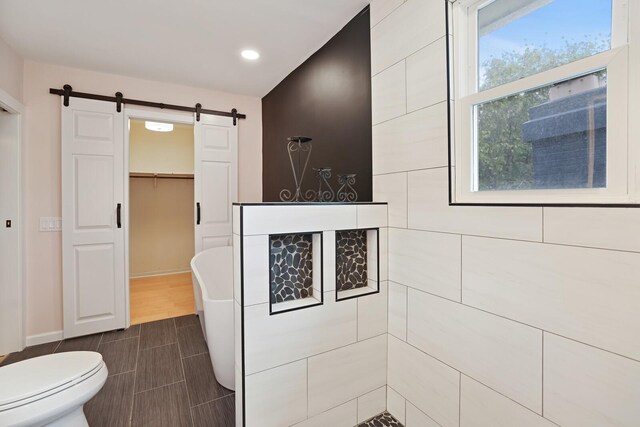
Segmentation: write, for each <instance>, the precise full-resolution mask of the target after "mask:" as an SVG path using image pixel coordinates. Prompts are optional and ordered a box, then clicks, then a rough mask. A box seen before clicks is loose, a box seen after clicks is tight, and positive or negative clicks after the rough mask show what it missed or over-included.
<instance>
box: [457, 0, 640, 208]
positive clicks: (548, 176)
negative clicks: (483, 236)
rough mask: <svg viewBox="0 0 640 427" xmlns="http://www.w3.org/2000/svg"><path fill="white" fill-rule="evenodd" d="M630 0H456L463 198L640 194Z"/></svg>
mask: <svg viewBox="0 0 640 427" xmlns="http://www.w3.org/2000/svg"><path fill="white" fill-rule="evenodd" d="M628 7H629V5H628V0H580V1H578V0H492V1H487V0H481V1H478V0H476V1H473V0H457V1H454V2H453V4H452V6H451V8H450V10H449V13H452V17H453V20H452V21H450V22H451V23H452V25H451V23H450V34H451V35H452V36H453V37H452V38H451V39H450V40H451V42H450V51H449V54H450V60H451V67H450V72H451V73H452V74H451V75H450V79H452V83H453V84H452V85H451V87H452V88H453V89H454V91H453V96H452V99H453V102H452V103H451V108H450V112H451V117H450V120H451V124H452V132H451V147H452V151H453V153H452V159H453V160H454V161H455V163H454V164H452V165H450V167H451V175H452V176H451V179H452V180H453V182H454V183H455V185H453V186H452V188H453V189H454V192H453V194H452V201H454V202H456V203H478V204H482V203H498V204H503V203H504V204H511V203H518V204H521V203H525V204H527V203H531V204H555V203H559V204H619V203H630V202H634V201H636V198H635V196H634V194H635V189H634V187H633V182H634V177H633V176H632V169H633V168H632V167H630V164H629V161H628V160H629V158H630V157H629V155H628V152H629V151H628V150H630V145H629V144H628V140H629V141H630V139H628V130H629V127H628V116H629V102H630V95H629V91H630V86H629V85H630V83H629V75H634V74H633V71H634V70H633V68H632V69H630V68H629V67H630V65H633V63H634V61H630V59H629V57H630V43H629V34H628V33H629V28H630V23H629V19H632V20H639V21H640V18H638V17H634V18H630V16H631V15H632V14H630V13H628V12H627V9H628ZM633 24H635V23H632V24H631V25H633ZM636 25H637V24H636ZM635 62H637V61H635ZM637 71H639V72H640V70H637ZM631 166H632V165H631Z"/></svg>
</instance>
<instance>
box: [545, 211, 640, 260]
mask: <svg viewBox="0 0 640 427" xmlns="http://www.w3.org/2000/svg"><path fill="white" fill-rule="evenodd" d="M638 236H640V209H633V208H629V209H602V208H584V209H582V208H580V209H578V208H545V209H544V241H545V242H551V243H563V244H567V245H577V246H590V247H594V248H604V249H619V250H624V251H635V252H640V238H639V237H638Z"/></svg>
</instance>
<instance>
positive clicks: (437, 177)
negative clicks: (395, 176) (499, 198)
mask: <svg viewBox="0 0 640 427" xmlns="http://www.w3.org/2000/svg"><path fill="white" fill-rule="evenodd" d="M447 188H448V181H447V169H446V168H439V169H433V170H423V171H417V172H410V173H409V202H408V204H409V228H416V229H421V230H430V231H441V232H448V233H460V234H471V235H478V236H492V237H504V238H508V239H519V240H535V241H541V240H542V208H515V207H509V208H501V207H498V208H492V207H484V206H483V207H475V206H449V205H448V203H449V201H448V196H447Z"/></svg>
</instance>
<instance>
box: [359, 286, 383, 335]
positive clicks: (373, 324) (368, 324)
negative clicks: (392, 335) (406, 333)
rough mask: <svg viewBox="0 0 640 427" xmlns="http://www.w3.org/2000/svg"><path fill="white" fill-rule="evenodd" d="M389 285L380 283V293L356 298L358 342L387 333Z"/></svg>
mask: <svg viewBox="0 0 640 427" xmlns="http://www.w3.org/2000/svg"><path fill="white" fill-rule="evenodd" d="M387 290H388V283H387V282H386V281H383V282H380V292H379V293H377V294H372V295H366V296H363V297H360V298H356V301H357V304H358V341H363V340H366V339H369V338H372V337H375V336H378V335H381V334H385V333H386V332H387V295H388V291H387Z"/></svg>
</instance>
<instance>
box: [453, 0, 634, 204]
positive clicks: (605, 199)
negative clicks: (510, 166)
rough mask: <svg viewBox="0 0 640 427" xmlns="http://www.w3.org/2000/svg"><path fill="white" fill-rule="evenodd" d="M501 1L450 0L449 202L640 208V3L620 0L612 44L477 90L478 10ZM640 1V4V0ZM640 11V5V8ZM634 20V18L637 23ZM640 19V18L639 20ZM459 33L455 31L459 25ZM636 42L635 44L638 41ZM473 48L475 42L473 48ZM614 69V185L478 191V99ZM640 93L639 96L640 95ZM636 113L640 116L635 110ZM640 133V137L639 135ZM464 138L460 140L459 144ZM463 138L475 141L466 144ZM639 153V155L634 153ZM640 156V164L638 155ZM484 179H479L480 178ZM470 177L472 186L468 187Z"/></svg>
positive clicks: (610, 99) (610, 104) (610, 111)
mask: <svg viewBox="0 0 640 427" xmlns="http://www.w3.org/2000/svg"><path fill="white" fill-rule="evenodd" d="M493 1H496V0H445V2H446V6H447V7H446V13H447V17H446V20H447V41H448V48H447V62H448V76H447V77H448V84H449V204H450V205H490V206H493V205H500V206H502V205H512V206H626V207H630V206H632V207H640V204H638V202H640V194H639V192H638V189H639V188H640V172H638V169H640V158H638V157H637V154H640V147H638V145H639V144H638V142H640V141H638V137H636V138H634V137H633V135H632V134H633V133H636V135H638V134H640V132H634V130H633V129H632V126H631V124H632V123H631V121H629V117H631V113H632V112H634V111H635V112H638V111H640V109H639V108H638V104H640V103H639V102H638V101H637V98H638V96H637V94H638V93H640V90H639V88H640V85H638V84H633V80H632V79H630V76H632V75H634V74H633V72H632V70H637V71H638V72H640V66H638V63H639V62H640V60H639V58H638V46H637V44H638V42H639V41H640V34H638V33H640V31H639V30H638V29H637V28H634V25H636V27H637V26H638V25H639V24H640V17H635V18H632V16H633V10H632V11H631V12H630V11H629V8H630V7H631V8H632V9H633V8H634V7H638V6H637V5H633V4H632V5H629V1H628V0H612V34H611V48H610V49H609V50H607V51H604V52H601V53H598V54H596V55H592V56H590V57H587V58H583V59H580V60H577V61H574V62H571V63H569V64H565V65H561V66H559V67H556V68H553V69H551V70H547V71H543V72H541V73H537V74H533V75H530V76H527V77H524V78H522V79H519V80H516V81H513V82H509V83H506V84H503V85H499V86H496V87H492V88H489V89H485V90H483V91H479V90H477V81H476V80H477V69H476V67H477V55H478V38H477V31H476V30H477V29H476V24H477V13H478V10H479V9H480V8H482V7H484V6H486V5H488V4H489V3H492V2H493ZM632 3H633V2H632ZM636 11H637V10H636ZM632 21H634V22H632ZM636 21H637V22H636ZM452 29H453V30H454V31H451V30H452ZM633 42H635V43H633ZM469 46H473V48H471V49H469V48H468V47H469ZM603 68H606V69H607V75H608V77H607V148H606V150H607V186H606V187H604V188H568V189H531V190H495V191H474V178H476V177H474V176H473V175H474V174H475V173H477V167H475V165H477V159H476V158H475V157H474V152H475V144H476V142H475V136H474V133H473V131H474V130H475V129H474V126H475V123H474V113H473V109H474V106H475V105H479V104H482V103H485V102H489V101H492V100H495V99H501V98H503V97H506V96H510V95H514V94H518V93H521V92H525V91H528V90H531V89H535V88H538V87H542V86H547V85H550V84H553V83H555V82H559V81H564V80H567V79H571V78H573V77H579V76H582V75H585V74H589V73H590V72H594V71H598V70H601V69H603ZM634 96H635V98H634ZM634 117H637V115H636V116H634ZM638 136H640V135H638ZM456 141H458V143H457V144H456V143H455V142H456ZM460 141H468V142H467V143H464V144H462V143H460ZM634 153H636V155H635V157H634ZM634 158H636V159H638V160H636V161H635V162H634V161H632V159H634ZM476 179H477V178H476ZM461 183H465V185H460V184H461Z"/></svg>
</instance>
